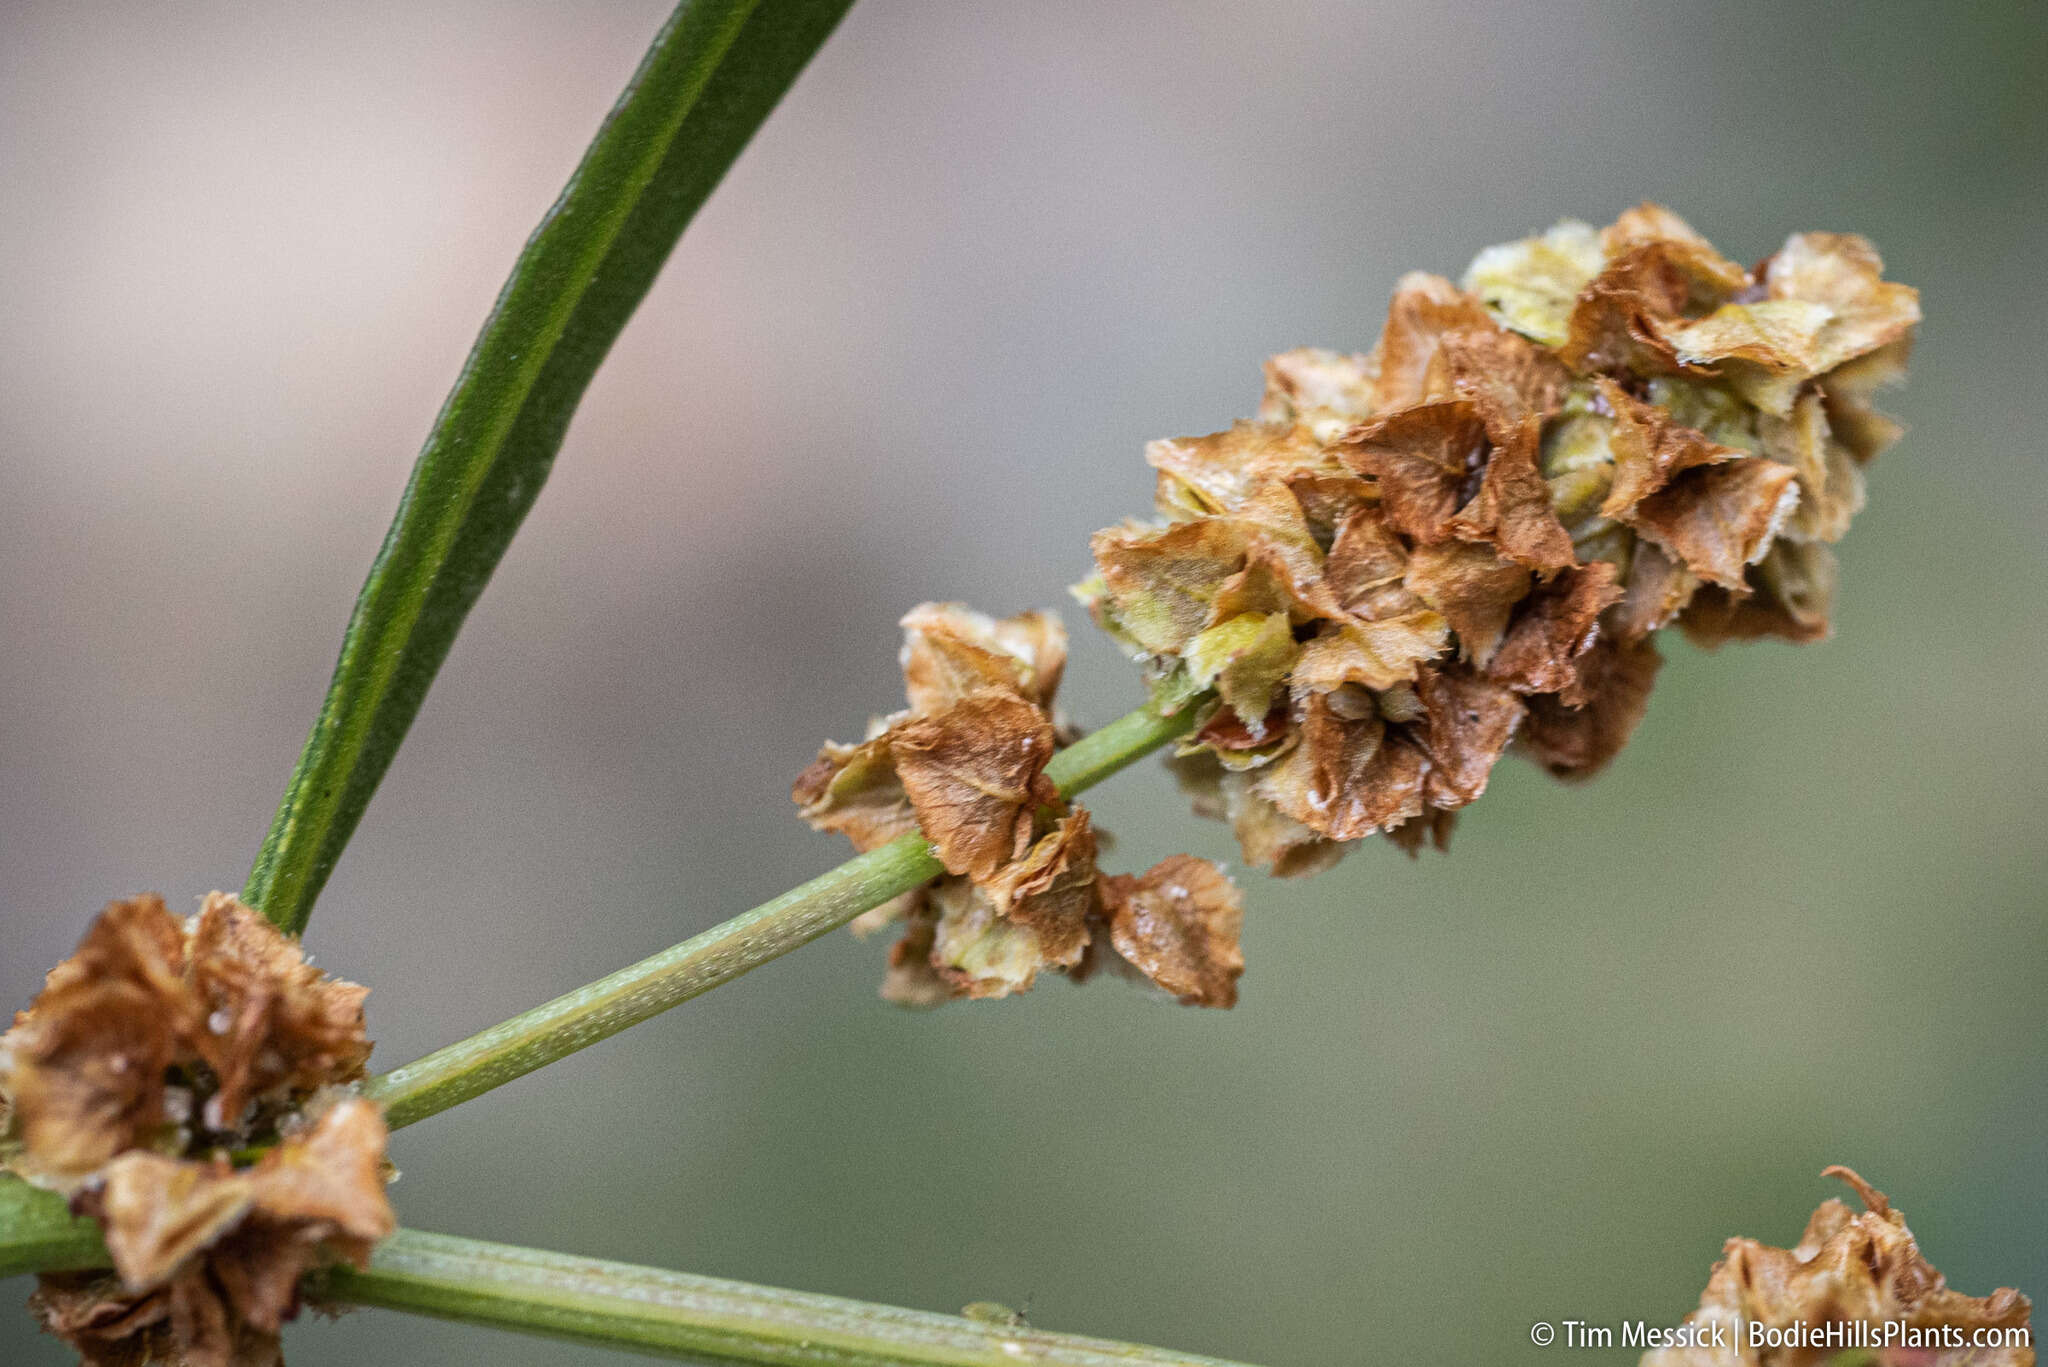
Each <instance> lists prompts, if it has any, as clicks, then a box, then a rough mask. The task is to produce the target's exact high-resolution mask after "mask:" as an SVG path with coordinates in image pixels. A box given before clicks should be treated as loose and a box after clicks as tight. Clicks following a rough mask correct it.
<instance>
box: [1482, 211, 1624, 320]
mask: <svg viewBox="0 0 2048 1367" xmlns="http://www.w3.org/2000/svg"><path fill="white" fill-rule="evenodd" d="M1604 259H1605V254H1604V253H1603V252H1602V251H1601V248H1600V240H1599V238H1598V237H1597V236H1595V234H1594V232H1593V230H1592V229H1591V228H1589V227H1587V226H1586V225H1585V224H1584V223H1580V222H1577V221H1575V220H1570V219H1567V220H1566V221H1564V222H1562V223H1559V224H1558V225H1557V226H1556V227H1554V228H1552V229H1550V231H1548V232H1546V233H1544V234H1543V235H1542V236H1541V237H1527V238H1523V239H1522V240H1521V241H1520V242H1508V243H1504V244H1502V245H1500V246H1498V247H1488V248H1487V249H1486V250H1484V251H1482V252H1480V253H1479V255H1477V256H1475V257H1473V258H1472V264H1471V265H1470V266H1469V267H1467V268H1466V270H1465V278H1464V280H1463V282H1462V283H1463V285H1464V287H1465V289H1466V291H1467V292H1469V293H1471V294H1473V295H1476V296H1477V297H1478V298H1479V299H1480V300H1481V301H1483V302H1484V303H1485V305H1486V307H1487V308H1488V309H1489V310H1491V311H1492V313H1493V314H1494V316H1495V317H1497V318H1498V319H1499V320H1500V321H1501V323H1502V324H1504V325H1505V326H1507V327H1510V328H1513V329H1514V330H1515V331H1516V332H1519V333H1521V334H1522V335H1523V336H1526V337H1531V338H1534V339H1535V340H1536V341H1538V342H1541V343H1543V345H1545V346H1548V347H1555V346H1561V345H1563V343H1564V340H1565V335H1566V331H1567V329H1568V327H1569V323H1570V319H1571V312H1572V305H1573V303H1574V302H1575V301H1576V300H1577V299H1578V297H1579V291H1580V290H1583V289H1584V288H1585V287H1586V285H1587V283H1588V282H1589V281H1591V280H1592V278H1593V277H1594V276H1595V275H1598V274H1599V273H1600V267H1601V265H1602V264H1603V263H1604Z"/></svg>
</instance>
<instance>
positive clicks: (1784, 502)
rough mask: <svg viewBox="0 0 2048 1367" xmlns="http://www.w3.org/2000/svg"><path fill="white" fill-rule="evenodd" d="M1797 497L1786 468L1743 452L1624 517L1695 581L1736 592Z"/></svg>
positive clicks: (1690, 474)
mask: <svg viewBox="0 0 2048 1367" xmlns="http://www.w3.org/2000/svg"><path fill="white" fill-rule="evenodd" d="M1798 502H1799V486H1798V484H1797V482H1796V481H1795V479H1794V475H1793V470H1792V467H1791V466H1789V465H1780V464H1779V463H1778V462H1777V461H1774V460H1765V459H1763V458H1762V457H1760V456H1745V457H1743V458H1742V459H1741V460H1731V461H1726V462H1724V463H1722V464H1719V465H1703V466H1700V467H1698V468H1697V469H1693V470H1688V471H1686V472H1685V473H1684V474H1682V475H1680V476H1678V478H1676V479H1674V480H1672V481H1671V483H1670V484H1669V485H1667V486H1665V487H1664V488H1663V489H1661V490H1659V491H1658V492H1657V493H1654V494H1652V495H1650V497H1648V498H1646V499H1644V500H1643V501H1642V502H1641V503H1638V504H1636V505H1635V507H1634V508H1632V509H1630V510H1629V513H1628V516H1627V518H1626V519H1625V520H1626V521H1627V522H1628V524H1629V525H1630V526H1632V527H1634V528H1635V529H1636V531H1637V532H1638V533H1640V534H1641V535H1643V536H1645V537H1647V538H1649V539H1650V540H1652V541H1654V542H1656V543H1657V544H1658V545H1660V546H1662V547H1663V548H1664V549H1665V550H1666V551H1669V552H1670V553H1671V554H1672V556H1673V557H1674V558H1676V559H1677V560H1679V561H1680V562H1681V563H1683V564H1684V565H1685V567H1686V568H1687V569H1689V570H1691V571H1692V572H1693V573H1694V574H1697V575H1698V576H1699V577H1700V578H1702V579H1705V580H1708V581H1710V582H1712V583H1716V584H1719V585H1721V586H1722V587H1723V588H1731V589H1735V588H1740V587H1741V586H1742V572H1743V569H1744V567H1745V566H1748V565H1753V564H1755V563H1756V562H1757V561H1759V560H1761V559H1762V558H1763V555H1764V552H1765V551H1766V550H1768V549H1769V548H1770V545H1771V541H1772V538H1774V537H1775V536H1777V534H1778V529H1779V528H1780V527H1782V526H1783V525H1784V523H1785V519H1786V518H1788V517H1789V516H1791V514H1792V510H1793V508H1794V507H1795V506H1797V504H1798Z"/></svg>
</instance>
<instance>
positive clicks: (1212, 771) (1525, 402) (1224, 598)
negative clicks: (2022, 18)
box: [1075, 204, 1920, 873]
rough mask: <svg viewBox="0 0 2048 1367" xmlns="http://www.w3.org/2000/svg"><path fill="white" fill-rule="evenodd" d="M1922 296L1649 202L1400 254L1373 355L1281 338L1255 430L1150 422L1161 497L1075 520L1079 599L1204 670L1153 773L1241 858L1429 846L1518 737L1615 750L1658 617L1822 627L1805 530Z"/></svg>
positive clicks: (1639, 700) (1741, 628)
mask: <svg viewBox="0 0 2048 1367" xmlns="http://www.w3.org/2000/svg"><path fill="white" fill-rule="evenodd" d="M1919 317H1920V312H1919V304H1918V299H1917V296H1916V295H1915V293H1914V291H1913V290H1911V289H1910V288H1908V287H1906V286H1904V285H1899V284H1895V283H1891V282H1887V281H1885V280H1884V279H1883V278H1882V263H1881V262H1880V261H1879V260H1878V257H1877V254H1876V252H1875V251H1873V250H1872V249H1871V247H1870V245H1869V244H1868V243H1867V242H1865V241H1863V239H1861V238H1858V237H1852V236H1848V235H1844V234H1833V233H1804V234H1799V235H1795V236H1794V237H1792V238H1790V239H1789V240H1788V241H1787V242H1786V244H1785V245H1784V247H1783V248H1781V249H1780V250H1779V251H1778V252H1777V253H1776V254H1775V255H1773V256H1772V257H1771V258H1769V259H1768V260H1767V261H1765V262H1764V263H1763V264H1762V265H1761V266H1759V267H1758V268H1757V269H1756V270H1755V271H1754V272H1750V271H1745V270H1744V269H1743V268H1742V267H1740V266H1738V265H1736V264H1735V263H1734V262H1732V261H1729V260H1727V259H1726V258H1724V257H1722V256H1721V255H1720V254H1719V253H1717V252H1716V251H1715V250H1714V249H1713V247H1712V246H1711V245H1710V244H1709V243H1708V242H1707V241H1706V239H1705V238H1703V237H1701V236H1700V235H1699V234H1698V233H1696V232H1694V231H1693V230H1692V229H1691V228H1690V227H1689V226H1687V225H1686V224H1685V223H1684V221H1683V220H1681V219H1680V218H1679V217H1678V216H1677V215H1675V214H1673V213H1671V212H1670V211H1669V210H1667V209H1663V208H1660V207H1659V206H1656V205H1650V204H1646V205H1642V206H1639V207H1638V208H1635V209H1632V210H1630V211H1629V212H1628V213H1626V214H1623V215H1622V216H1621V218H1620V219H1619V220H1617V221H1616V222H1615V223H1613V224H1611V225H1609V226H1608V227H1607V228H1605V229H1603V230H1601V231H1599V232H1595V231H1594V230H1593V229H1592V228H1589V227H1587V226H1586V225H1584V224H1580V223H1564V224H1560V225H1558V226H1557V227H1555V228H1553V229H1551V230H1550V231H1549V232H1547V233H1544V234H1543V235H1541V236H1540V237H1535V238H1530V239H1527V240H1525V241H1522V242H1516V243H1509V244H1506V245H1504V246H1500V247H1492V248H1488V249H1487V250H1486V251H1483V252H1481V253H1480V254H1479V256H1478V257H1477V258H1476V259H1475V260H1474V261H1473V263H1472V266H1471V269H1470V270H1468V271H1467V272H1466V275H1465V279H1464V283H1463V285H1462V287H1460V286H1455V285H1452V284H1451V283H1450V282H1449V281H1447V280H1444V279H1442V278H1441V277H1438V276H1433V275H1423V274H1414V275H1409V276H1406V277H1404V278H1403V279H1402V280H1401V281H1400V283H1399V284H1398V285H1397V286H1396V288H1395V290H1394V295H1393V299H1392V301H1391V302H1390V304H1389V306H1388V309H1387V319H1386V326H1385V330H1384V331H1383V332H1382V334H1381V336H1380V340H1379V342H1378V344H1377V345H1376V346H1375V347H1374V348H1373V350H1372V351H1371V352H1369V353H1365V354H1362V355H1350V354H1345V353H1341V352H1335V351H1324V350H1317V349H1302V350H1297V351H1291V352H1286V353H1283V354H1282V355H1280V356H1276V357H1274V358H1273V359H1272V360H1271V361H1269V362H1268V363H1267V366H1266V377H1267V385H1266V393H1265V397H1264V399H1263V401H1262V403H1261V404H1260V407H1259V416H1258V418H1257V420H1256V421H1252V422H1240V423H1238V424H1236V425H1235V426H1234V427H1232V428H1231V429H1230V430H1229V431H1227V432H1222V433H1218V434H1216V435H1214V436H1210V437H1185V438H1178V439H1175V440H1171V441H1160V442H1154V443H1153V444H1152V445H1151V446H1150V447H1149V448H1147V451H1146V458H1147V460H1148V461H1150V462H1151V463H1152V464H1153V465H1154V466H1156V467H1157V468H1158V469H1159V471H1160V477H1159V490H1158V497H1157V500H1156V501H1157V507H1158V511H1159V514H1160V516H1161V520H1160V521H1158V522H1155V523H1138V522H1127V523H1125V524H1124V525H1122V526H1120V527H1114V528H1111V529H1109V530H1107V531H1104V532H1101V533H1098V534H1097V536H1096V538H1095V542H1094V550H1095V560H1096V566H1097V569H1098V571H1099V573H1098V574H1097V576H1096V577H1095V578H1094V579H1091V580H1089V581H1088V582H1087V583H1085V584H1083V585H1080V586H1079V587H1077V589H1076V590H1075V593H1076V596H1077V597H1079V598H1080V599H1081V600H1082V601H1083V602H1084V603H1086V604H1087V605H1088V607H1089V610H1090V612H1091V614H1092V615H1093V616H1094V617H1095V620H1096V621H1097V623H1098V624H1099V625H1101V626H1103V627H1104V628H1105V629H1107V630H1108V631H1109V632H1110V633H1111V634H1112V635H1113V636H1115V637H1116V639H1117V640H1119V641H1120V642H1122V643H1123V644H1124V645H1125V646H1126V647H1127V648H1129V649H1130V651H1131V652H1132V654H1133V655H1134V656H1136V657H1137V658H1138V659H1139V660H1140V661H1141V662H1142V663H1143V665H1144V667H1145V669H1146V672H1147V674H1148V676H1149V677H1151V678H1154V679H1159V678H1164V677H1167V676H1169V675H1171V674H1173V673H1175V672H1176V671H1180V672H1181V673H1182V674H1183V675H1184V677H1185V678H1186V679H1187V681H1188V682H1190V683H1192V684H1194V685H1198V686H1202V687H1214V688H1215V689H1216V690H1217V692H1218V694H1219V695H1220V697H1221V700H1222V701H1221V704H1220V706H1218V708H1217V710H1216V711H1215V712H1214V714H1213V715H1210V716H1205V717H1203V718H1200V719H1199V720H1198V725H1197V727H1196V728H1195V730H1194V732H1193V733H1192V735H1191V737H1190V739H1189V740H1188V741H1187V742H1186V743H1185V744H1183V746H1182V747H1181V754H1180V756H1179V757H1178V758H1177V759H1176V764H1177V765H1178V766H1179V768H1180V771H1181V774H1182V779H1183V782H1184V783H1192V784H1194V785H1195V786H1196V787H1197V788H1198V789H1199V790H1200V793H1201V797H1202V800H1201V803H1200V806H1201V807H1202V808H1203V809H1204V810H1207V811H1210V812H1213V813H1217V814H1226V813H1227V815H1228V817H1229V819H1230V821H1231V822H1232V824H1233V826H1234V827H1235V828H1236V830H1237V833H1238V836H1239V840H1240V843H1241V844H1242V846H1243V848H1244V851H1245V855H1246V857H1247V858H1248V859H1251V860H1253V861H1254V862H1256V863H1260V864H1263V865H1265V866H1267V867H1269V868H1272V869H1273V870H1275V871H1276V872H1281V873H1298V872H1306V871H1310V870H1312V869H1314V868H1320V867H1326V866H1327V865H1328V863H1329V862H1330V861H1331V858H1332V857H1333V854H1334V852H1335V851H1336V850H1337V849H1338V848H1340V845H1341V842H1347V841H1351V840H1355V839H1358V838H1360V837H1362V836H1365V835H1368V834H1372V833H1374V832H1378V831H1385V832H1388V833H1390V834H1393V835H1395V837H1396V839H1397V841H1398V843H1400V844H1401V845H1402V846H1403V847H1404V848H1406V849H1408V850H1410V851H1411V852H1412V851H1414V850H1417V849H1419V848H1420V847H1421V846H1422V844H1424V843H1434V844H1436V845H1438V846H1439V847H1440V848H1441V847H1442V846H1443V845H1444V843H1445V842H1446V841H1447V840H1448V837H1449V832H1450V827H1451V822H1452V820H1453V819H1454V814H1455V813H1456V811H1457V810H1458V809H1459V808H1461V807H1463V806H1464V805H1465V804H1467V803H1469V802H1471V801H1472V800H1473V799H1475V798H1477V797H1478V796H1479V795H1480V794H1481V793H1482V792H1483V791H1484V790H1485V786H1486V776H1487V773H1488V771H1489V770H1490V769H1491V767H1492V764H1493V761H1494V760H1495V759H1496V758H1497V757H1498V756H1499V755H1500V754H1501V753H1502V751H1503V749H1504V747H1505V746H1506V745H1507V744H1508V742H1509V740H1510V739H1511V738H1513V739H1515V740H1516V741H1517V742H1518V744H1519V745H1520V747H1521V748H1522V749H1523V750H1525V751H1526V752H1528V753H1529V754H1530V755H1532V756H1533V757H1534V758H1536V759H1537V760H1538V761H1539V762H1541V763H1543V764H1544V765H1545V766H1546V767H1548V768H1549V769H1551V770H1552V772H1554V773H1557V774H1559V775H1561V776H1567V777H1581V776H1584V775H1587V774H1591V773H1593V772H1595V771H1597V770H1598V769H1599V768H1600V767H1601V766H1603V765H1604V764H1606V763H1607V762H1608V761H1609V760H1610V759H1612V758H1613V757H1614V755H1615V754H1616V753H1617V752H1618V751H1619V750H1620V749H1621V747H1622V745H1623V744H1625V743H1626V741H1627V740H1628V737H1629V734H1630V732H1631V731H1633V729H1634V728H1635V725H1636V723H1637V722H1638V721H1639V720H1640V719H1641V717H1642V715H1643V710H1644V707H1645V705H1646V704H1647V702H1648V697H1649V689H1650V684H1651V682H1652V680H1653V679H1654V677H1655V674H1656V669H1657V661H1658V657H1657V653H1656V650H1655V648H1654V646H1653V645H1652V644H1651V643H1650V639H1649V638H1650V637H1651V636H1653V635H1654V633H1655V632H1657V631H1658V630H1660V629H1662V628H1663V627H1665V626H1667V625H1670V624H1672V623H1674V622H1676V623H1677V624H1679V625H1680V626H1682V627H1683V628H1684V629H1685V630H1686V631H1687V633H1688V634H1689V635H1691V636H1693V637H1694V638H1695V639H1699V640H1703V641H1706V642H1709V643H1715V642H1718V641H1721V640H1730V639H1746V638H1750V637H1756V636H1777V637H1780V638H1782V639H1786V640H1792V641H1807V640H1813V639H1816V638H1818V637H1821V636H1824V635H1826V633H1827V617H1828V609H1829V606H1830V604H1831V602H1832V598H1833V590H1834V583H1835V573H1834V571H1835V562H1834V559H1833V557H1832V555H1831V554H1830V553H1829V551H1828V549H1827V547H1826V545H1824V544H1822V543H1825V542H1831V541H1834V540H1837V539H1839V538H1840V537H1841V535H1842V534H1843V533H1844V532H1845V531H1846V530H1847V528H1848V525H1849V521H1850V519H1851V518H1852V517H1853V516H1854V514H1855V513H1856V511H1857V510H1858V509H1859V508H1860V507H1861V506H1862V503H1863V498H1864V479H1863V473H1862V467H1863V465H1864V464H1865V463H1867V462H1868V461H1869V460H1870V459H1871V458H1872V457H1873V456H1875V455H1876V454H1877V452H1878V451H1879V450H1881V449H1882V448H1883V447H1884V446H1885V445H1886V444H1887V443H1889V442H1890V441H1891V440H1893V439H1895V438H1896V437H1897V435H1898V428H1897V426H1896V424H1892V423H1890V422H1889V420H1887V419H1884V418H1882V417H1880V416H1879V415H1877V414H1876V413H1874V412H1873V411H1872V410H1871V408H1870V406H1869V398H1870V394H1871V392H1872V391H1873V390H1874V389H1875V388H1876V387H1877V386H1878V385H1880V384H1882V383H1887V382H1890V381H1892V380H1895V379H1897V378H1898V377H1899V376H1900V375H1901V374H1902V373H1903V365H1904V359H1905V353H1906V350H1907V348H1908V346H1909V345H1910V342H1911V335H1912V330H1913V327H1914V325H1915V324H1916V323H1917V322H1918V321H1919ZM1283 620H1284V622H1285V625H1286V629H1287V634H1286V636H1285V637H1283V636H1282V635H1281V634H1280V625H1281V623H1282V621H1283Z"/></svg>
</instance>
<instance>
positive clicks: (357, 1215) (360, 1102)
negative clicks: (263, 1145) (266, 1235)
mask: <svg viewBox="0 0 2048 1367" xmlns="http://www.w3.org/2000/svg"><path fill="white" fill-rule="evenodd" d="M389 1137H390V1136H389V1132H388V1131H387V1129H386V1128H385V1125H384V1117H383V1114H382V1113H381V1112H380V1111H379V1110H378V1109H377V1107H376V1105H375V1103H373V1102H370V1101H366V1100H364V1099H363V1098H361V1097H355V1096H338V1097H336V1098H335V1099H334V1100H333V1101H332V1102H331V1103H330V1104H329V1105H327V1106H326V1107H325V1108H324V1109H323V1110H321V1111H320V1113H319V1114H318V1115H317V1116H315V1117H314V1118H313V1120H312V1123H311V1124H310V1125H309V1126H308V1127H307V1128H305V1129H303V1130H301V1131H299V1132H297V1133H294V1134H290V1135H287V1136H286V1137H285V1138H284V1140H283V1141H282V1142H280V1143H279V1144H278V1145H277V1147H275V1148H273V1149H271V1150H270V1152H268V1153H266V1154H265V1155H263V1157H262V1159H260V1160H259V1161H258V1162H257V1164H256V1166H255V1167H254V1168H253V1169H251V1170H250V1173H249V1177H250V1181H251V1182H252V1184H253V1185H254V1189H255V1196H256V1205H255V1211H254V1216H253V1218H256V1219H259V1220H262V1221H267V1222H269V1223H271V1224H287V1223H288V1224H291V1225H292V1226H293V1227H294V1228H296V1229H298V1230H299V1231H300V1232H301V1234H302V1235H316V1236H317V1240H318V1242H321V1243H324V1244H326V1245H327V1246H328V1247H329V1248H332V1249H337V1250H339V1251H342V1252H344V1253H345V1254H346V1256H347V1257H348V1258H349V1259H350V1260H351V1261H353V1262H355V1263H356V1265H357V1266H361V1265H362V1263H363V1260H364V1259H365V1258H367V1257H368V1256H369V1251H370V1248H371V1246H372V1245H374V1244H376V1243H378V1242H380V1241H381V1240H384V1239H387V1238H389V1237H391V1233H392V1231H393V1230H395V1229H396V1228H397V1220H396V1218H395V1217H394V1216H393V1215H392V1213H391V1203H390V1201H389V1200H387V1199H386V1197H385V1194H384V1150H385V1147H386V1144H387V1142H388V1140H389Z"/></svg>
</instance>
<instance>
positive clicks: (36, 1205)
mask: <svg viewBox="0 0 2048 1367" xmlns="http://www.w3.org/2000/svg"><path fill="white" fill-rule="evenodd" d="M106 1265H107V1246H106V1245H105V1244H104V1243H102V1242H101V1241H100V1227H99V1226H98V1225H96V1224H94V1223H93V1222H92V1221H91V1220H87V1219H83V1218H81V1217H79V1216H75V1215H73V1214H72V1213H71V1211H70V1208H69V1207H68V1206H67V1204H66V1203H65V1200H64V1198H63V1197H61V1196H59V1195H58V1194H57V1193H56V1192H54V1191H44V1190H42V1189H41V1188H39V1187H32V1186H30V1185H29V1184H28V1183H26V1182H24V1181H22V1180H21V1179H20V1178H18V1177H14V1176H11V1175H9V1174H7V1173H0V1277H13V1276H18V1275H20V1274H21V1273H23V1272H62V1271H66V1270H69V1269H71V1268H75V1267H105V1266H106Z"/></svg>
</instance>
